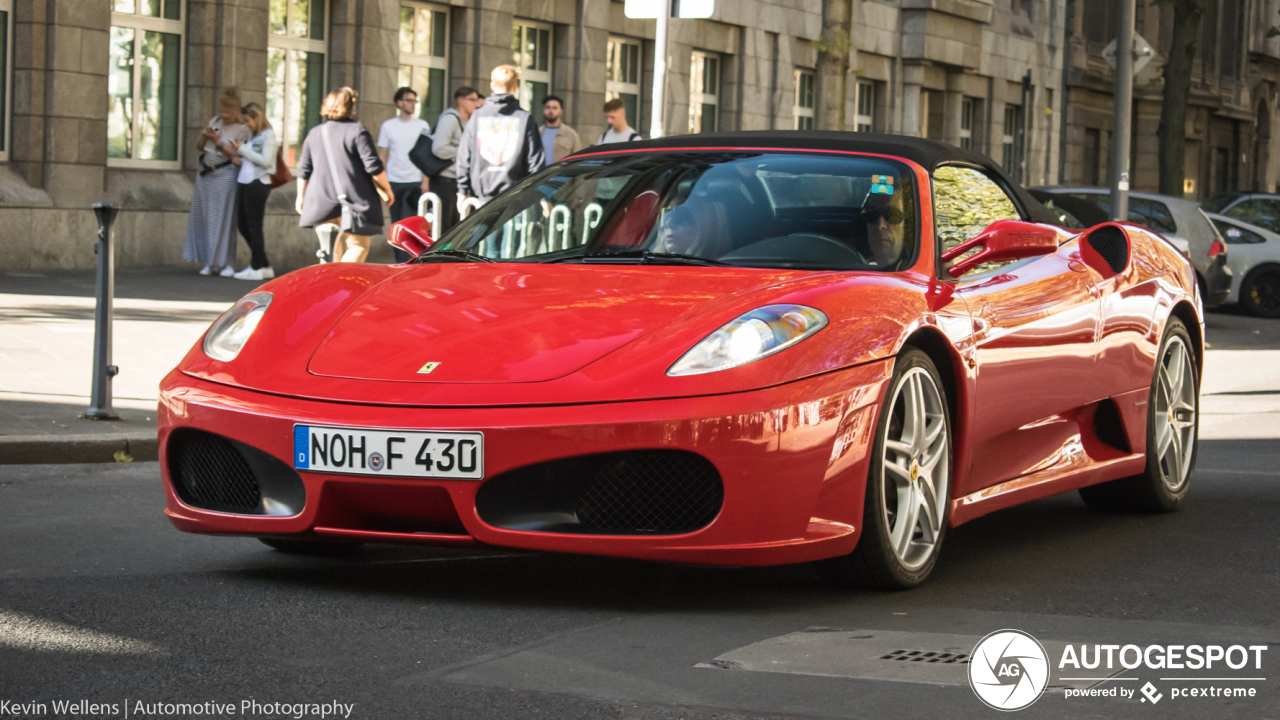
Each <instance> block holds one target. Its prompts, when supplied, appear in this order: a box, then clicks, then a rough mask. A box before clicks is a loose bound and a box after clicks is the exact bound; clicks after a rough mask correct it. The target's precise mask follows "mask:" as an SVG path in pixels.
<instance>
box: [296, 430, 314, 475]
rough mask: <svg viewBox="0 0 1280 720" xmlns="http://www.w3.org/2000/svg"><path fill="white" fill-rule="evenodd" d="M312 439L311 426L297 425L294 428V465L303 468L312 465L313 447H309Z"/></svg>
mask: <svg viewBox="0 0 1280 720" xmlns="http://www.w3.org/2000/svg"><path fill="white" fill-rule="evenodd" d="M310 440H311V428H309V427H307V426H306V425H295V426H294V428H293V466H294V467H296V468H299V469H301V470H306V469H307V468H309V467H311V455H310V452H311V449H310V448H308V447H307V444H308V442H309V441H310Z"/></svg>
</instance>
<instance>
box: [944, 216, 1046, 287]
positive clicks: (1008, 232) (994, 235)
mask: <svg viewBox="0 0 1280 720" xmlns="http://www.w3.org/2000/svg"><path fill="white" fill-rule="evenodd" d="M1060 239H1061V236H1060V235H1059V234H1058V231H1057V230H1055V229H1054V228H1050V227H1046V226H1044V225H1037V224H1035V223H1029V222H1022V221H1020V220H1000V221H997V222H993V223H991V224H990V225H988V226H987V229H986V230H983V231H982V232H981V233H980V234H979V235H978V236H977V237H974V238H972V239H970V240H967V241H965V242H962V243H960V244H959V245H957V246H955V247H953V248H951V249H950V250H948V251H946V252H944V253H942V260H943V261H944V262H951V261H952V260H955V259H956V258H958V257H960V256H961V255H964V254H965V253H967V252H970V251H971V250H974V249H977V250H978V252H976V253H974V254H973V255H970V256H969V257H967V258H965V259H963V260H961V261H959V262H957V263H956V264H955V265H952V266H951V267H950V268H949V269H948V272H950V273H951V277H954V278H958V277H960V276H961V275H963V274H965V273H967V272H969V271H970V270H972V269H974V268H975V267H977V266H979V265H982V264H984V263H992V262H1008V261H1009V260H1022V259H1024V258H1029V257H1039V256H1041V255H1048V254H1050V253H1052V252H1056V251H1057V249H1058V242H1059V240H1060Z"/></svg>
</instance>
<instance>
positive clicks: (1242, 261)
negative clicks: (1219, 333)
mask: <svg viewBox="0 0 1280 720" xmlns="http://www.w3.org/2000/svg"><path fill="white" fill-rule="evenodd" d="M1209 219H1210V220H1212V221H1213V224H1214V225H1217V226H1218V231H1219V232H1221V233H1222V236H1223V238H1225V239H1226V241H1227V245H1229V246H1231V259H1230V261H1228V265H1229V266H1230V267H1231V273H1232V278H1233V279H1232V283H1231V294H1230V295H1229V296H1227V302H1229V303H1239V304H1240V307H1241V309H1243V310H1244V311H1245V312H1248V313H1249V314H1250V315H1256V316H1258V317H1265V318H1280V233H1275V232H1272V231H1270V230H1268V229H1266V228H1263V227H1259V226H1257V225H1251V224H1249V223H1246V222H1242V221H1240V220H1237V219H1235V218H1233V217H1227V216H1226V215H1217V214H1215V213H1209Z"/></svg>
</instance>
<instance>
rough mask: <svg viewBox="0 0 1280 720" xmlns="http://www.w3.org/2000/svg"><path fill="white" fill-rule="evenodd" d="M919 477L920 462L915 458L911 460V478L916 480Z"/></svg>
mask: <svg viewBox="0 0 1280 720" xmlns="http://www.w3.org/2000/svg"><path fill="white" fill-rule="evenodd" d="M919 478H920V463H918V462H916V461H915V460H912V461H911V479H912V480H918V479H919Z"/></svg>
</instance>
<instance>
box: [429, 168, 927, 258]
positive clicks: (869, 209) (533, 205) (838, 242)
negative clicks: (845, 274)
mask: <svg viewBox="0 0 1280 720" xmlns="http://www.w3.org/2000/svg"><path fill="white" fill-rule="evenodd" d="M915 198H916V194H915V187H914V183H912V175H911V172H910V170H909V169H908V168H907V167H906V166H905V165H903V164H901V163H898V162H894V161H889V160H881V159H874V158H860V157H848V156H830V155H821V154H811V153H787V152H778V153H768V152H754V151H753V152H665V153H654V152H639V153H630V154H619V155H609V156H604V157H600V156H597V157H591V156H588V157H584V158H581V159H578V160H570V161H568V162H564V163H559V164H556V165H554V166H551V167H549V168H547V169H546V170H544V171H542V172H540V173H538V174H536V175H534V176H532V177H529V178H527V179H525V180H524V181H523V182H521V183H520V184H519V185H517V186H516V187H514V188H512V189H511V190H510V191H509V192H507V193H506V194H504V195H502V196H501V197H499V198H498V199H496V200H494V201H492V202H490V203H489V204H488V205H485V206H484V207H482V208H480V209H478V210H476V211H475V212H474V213H472V215H471V216H470V217H468V218H467V219H466V220H464V221H463V222H461V223H460V224H459V225H458V226H457V227H455V228H454V229H453V230H452V231H450V232H448V233H446V234H445V235H444V236H443V237H442V238H440V241H439V242H438V243H436V244H435V245H433V246H432V248H431V249H430V250H428V251H427V252H426V253H424V254H423V255H421V256H419V258H418V260H417V261H418V262H433V261H449V260H450V259H451V258H452V260H453V261H466V260H467V258H468V257H469V258H470V260H471V261H478V260H483V259H489V260H496V261H500V262H583V263H599V262H609V263H675V264H708V265H734V266H740V267H763V268H802V269H834V270H886V271H887V270H898V269H901V268H903V267H905V266H907V265H909V264H910V262H911V260H912V259H913V258H914V256H915V252H916V246H917V242H918V240H917V231H916V227H917V221H916V205H915ZM477 256H479V257H477Z"/></svg>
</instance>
